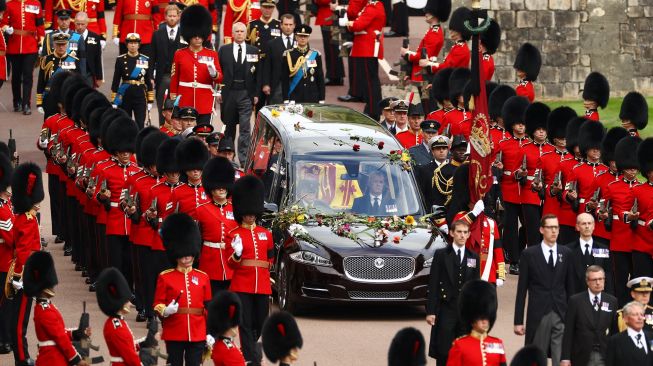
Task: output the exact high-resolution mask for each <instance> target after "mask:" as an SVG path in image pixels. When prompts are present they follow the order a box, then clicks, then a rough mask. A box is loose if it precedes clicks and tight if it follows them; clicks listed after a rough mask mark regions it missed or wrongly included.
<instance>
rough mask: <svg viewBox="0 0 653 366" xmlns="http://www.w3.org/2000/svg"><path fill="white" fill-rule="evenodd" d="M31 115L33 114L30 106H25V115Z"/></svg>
mask: <svg viewBox="0 0 653 366" xmlns="http://www.w3.org/2000/svg"><path fill="white" fill-rule="evenodd" d="M30 114H32V110H31V109H30V108H29V106H28V105H26V106H24V107H23V115H25V116H29V115H30Z"/></svg>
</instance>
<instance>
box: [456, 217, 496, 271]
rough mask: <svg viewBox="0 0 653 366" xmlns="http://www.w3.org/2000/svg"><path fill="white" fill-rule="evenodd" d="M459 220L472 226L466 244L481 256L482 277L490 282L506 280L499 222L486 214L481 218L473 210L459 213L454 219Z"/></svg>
mask: <svg viewBox="0 0 653 366" xmlns="http://www.w3.org/2000/svg"><path fill="white" fill-rule="evenodd" d="M472 219H473V220H472ZM458 220H464V221H467V222H468V223H469V224H470V225H471V226H472V228H471V231H472V233H473V234H472V235H470V237H469V238H468V239H467V243H466V244H465V246H466V247H467V248H468V249H469V250H471V251H473V252H474V253H476V254H478V256H479V257H480V258H481V267H480V268H481V272H480V273H481V279H482V280H484V281H487V282H490V283H496V282H497V278H499V279H502V280H505V279H506V264H505V258H504V257H503V246H502V245H501V241H500V240H499V239H500V235H499V226H498V225H497V222H496V221H494V220H493V219H491V218H489V217H487V216H485V215H482V217H480V218H479V217H475V216H473V214H472V213H471V212H463V211H461V212H459V213H457V214H456V216H455V217H454V219H453V221H454V222H456V221H458ZM481 225H482V226H481ZM490 253H491V254H490ZM490 256H491V257H490ZM488 262H489V263H488Z"/></svg>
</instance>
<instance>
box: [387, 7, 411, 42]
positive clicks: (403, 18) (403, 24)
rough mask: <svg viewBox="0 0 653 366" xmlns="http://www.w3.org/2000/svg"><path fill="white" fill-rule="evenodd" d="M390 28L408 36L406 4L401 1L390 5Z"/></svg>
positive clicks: (398, 33) (400, 34)
mask: <svg viewBox="0 0 653 366" xmlns="http://www.w3.org/2000/svg"><path fill="white" fill-rule="evenodd" d="M390 30H392V31H393V32H395V33H397V35H399V36H404V37H408V33H409V32H408V6H406V3H405V2H403V1H402V2H400V3H397V4H394V5H393V6H392V22H391V24H390Z"/></svg>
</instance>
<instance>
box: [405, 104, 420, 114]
mask: <svg viewBox="0 0 653 366" xmlns="http://www.w3.org/2000/svg"><path fill="white" fill-rule="evenodd" d="M408 115H409V116H423V115H424V108H423V107H422V103H417V104H413V103H411V104H409V105H408Z"/></svg>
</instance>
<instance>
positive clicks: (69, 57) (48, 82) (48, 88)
mask: <svg viewBox="0 0 653 366" xmlns="http://www.w3.org/2000/svg"><path fill="white" fill-rule="evenodd" d="M62 62H65V63H69V62H72V63H73V64H75V58H73V57H72V56H71V55H68V56H67V57H66V59H65V60H63V61H62ZM63 69H64V68H63V67H61V65H59V67H58V68H57V69H56V70H54V71H53V72H52V74H51V75H50V78H49V79H48V81H47V82H46V83H45V88H44V89H43V100H45V96H46V95H48V92H49V91H50V84H51V83H52V77H53V76H55V75H56V74H57V73H58V72H59V71H61V70H63Z"/></svg>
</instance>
